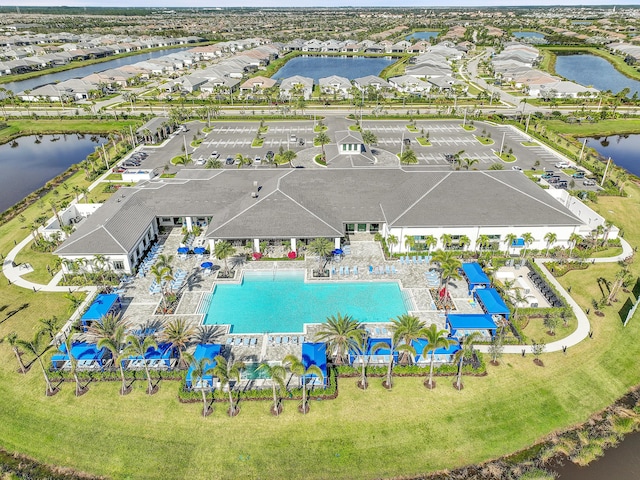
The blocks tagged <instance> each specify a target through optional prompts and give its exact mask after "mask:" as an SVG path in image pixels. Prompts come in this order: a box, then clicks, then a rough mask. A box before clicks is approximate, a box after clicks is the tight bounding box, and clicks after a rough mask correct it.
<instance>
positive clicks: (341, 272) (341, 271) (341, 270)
mask: <svg viewBox="0 0 640 480" xmlns="http://www.w3.org/2000/svg"><path fill="white" fill-rule="evenodd" d="M340 275H344V267H340Z"/></svg>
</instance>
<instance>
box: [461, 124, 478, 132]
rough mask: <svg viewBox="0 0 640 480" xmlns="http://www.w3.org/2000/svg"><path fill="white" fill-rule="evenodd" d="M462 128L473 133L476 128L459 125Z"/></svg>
mask: <svg viewBox="0 0 640 480" xmlns="http://www.w3.org/2000/svg"><path fill="white" fill-rule="evenodd" d="M460 126H461V127H462V128H464V129H465V130H466V131H467V132H473V131H474V130H475V129H476V127H474V126H473V125H460Z"/></svg>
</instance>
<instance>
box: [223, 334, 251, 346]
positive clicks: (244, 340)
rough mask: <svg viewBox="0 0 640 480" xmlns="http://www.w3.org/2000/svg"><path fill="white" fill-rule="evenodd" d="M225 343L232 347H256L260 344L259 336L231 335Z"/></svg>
mask: <svg viewBox="0 0 640 480" xmlns="http://www.w3.org/2000/svg"><path fill="white" fill-rule="evenodd" d="M225 344H226V345H228V346H230V347H233V346H236V347H240V346H243V347H255V346H256V345H257V344H258V337H244V336H231V337H228V338H227V341H226V342H225Z"/></svg>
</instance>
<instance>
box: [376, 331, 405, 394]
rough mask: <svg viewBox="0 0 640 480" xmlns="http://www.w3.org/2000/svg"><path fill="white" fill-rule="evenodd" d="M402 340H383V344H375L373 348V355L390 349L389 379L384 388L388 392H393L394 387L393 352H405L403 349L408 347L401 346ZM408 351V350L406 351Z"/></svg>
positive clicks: (384, 383)
mask: <svg viewBox="0 0 640 480" xmlns="http://www.w3.org/2000/svg"><path fill="white" fill-rule="evenodd" d="M399 341H400V339H399V338H398V339H396V338H391V341H388V340H383V341H381V342H378V343H375V344H373V345H372V346H371V354H372V355H375V354H376V352H378V350H382V349H388V350H389V363H387V378H386V380H385V381H384V382H383V384H382V386H383V387H384V388H386V389H388V390H391V388H392V387H393V381H392V373H393V352H395V351H396V350H403V347H406V346H407V345H404V344H403V345H399V343H398V342H399ZM404 350H405V351H406V349H404Z"/></svg>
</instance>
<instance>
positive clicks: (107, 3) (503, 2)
mask: <svg viewBox="0 0 640 480" xmlns="http://www.w3.org/2000/svg"><path fill="white" fill-rule="evenodd" d="M638 4H640V0H618V1H616V2H606V1H604V2H603V1H602V0H523V1H517V0H228V1H225V2H221V1H219V0H131V1H124V0H0V5H2V6H14V5H17V6H61V5H64V6H70V7H76V6H87V7H175V6H179V7H209V8H212V7H217V6H225V7H403V6H406V7H425V8H430V7H448V8H451V7H455V6H464V7H489V6H500V7H509V6H525V5H535V6H547V5H567V6H580V5H638Z"/></svg>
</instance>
